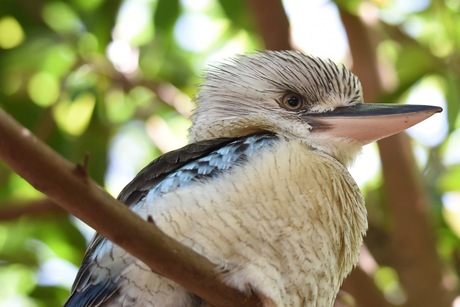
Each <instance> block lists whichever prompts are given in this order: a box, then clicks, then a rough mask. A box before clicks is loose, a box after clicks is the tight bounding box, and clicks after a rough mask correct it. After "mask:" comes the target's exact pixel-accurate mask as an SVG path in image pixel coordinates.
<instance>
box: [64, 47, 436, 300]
mask: <svg viewBox="0 0 460 307" xmlns="http://www.w3.org/2000/svg"><path fill="white" fill-rule="evenodd" d="M196 103H197V108H196V110H195V113H194V115H193V117H192V122H193V123H192V126H191V128H190V144H189V145H187V146H185V147H183V148H181V149H178V150H176V151H172V152H169V153H167V154H165V155H163V156H161V157H159V158H158V159H156V160H154V161H153V162H152V163H150V164H149V165H147V166H146V167H145V168H144V169H143V170H142V171H141V172H140V173H139V174H138V175H137V177H136V178H134V180H133V181H132V182H131V183H129V184H128V185H127V186H126V187H125V188H124V190H123V191H122V192H121V194H120V195H119V197H118V198H119V200H120V201H122V202H123V203H125V204H126V205H127V206H129V207H130V208H131V209H132V210H133V211H134V212H136V213H137V214H139V215H140V216H142V217H143V218H145V219H147V217H148V216H152V217H153V219H154V220H155V223H156V225H157V226H158V227H159V228H160V229H161V230H162V231H164V232H165V233H166V234H167V235H169V236H171V237H173V238H175V239H176V240H177V241H179V242H181V243H182V244H184V245H186V246H188V247H190V248H192V249H193V250H195V251H196V252H198V253H200V254H202V255H204V256H205V257H207V258H208V259H209V260H210V261H211V262H213V263H215V264H216V270H219V271H220V272H221V277H222V280H223V281H224V282H225V283H227V284H228V285H230V286H232V287H235V288H237V289H240V290H241V291H254V292H255V293H258V294H259V295H260V296H261V297H264V298H265V300H264V303H265V305H266V306H320V307H321V306H332V305H333V302H334V299H335V297H336V294H337V292H338V290H339V288H340V285H341V283H342V281H343V279H344V278H345V277H346V276H347V274H349V273H350V271H351V269H352V268H353V266H355V265H356V263H357V261H358V254H359V250H360V246H361V244H362V241H363V236H364V234H365V232H366V228H367V221H366V208H365V205H364V199H363V196H362V194H361V192H360V190H359V188H358V186H357V185H356V183H355V181H354V180H353V178H352V177H351V175H350V174H349V173H348V171H347V168H346V166H347V165H349V164H350V163H351V162H352V161H353V159H354V158H355V156H356V154H357V153H358V152H359V150H360V148H361V147H362V146H363V145H364V144H367V143H369V142H372V141H375V140H378V139H381V138H384V137H387V136H390V135H392V134H395V133H398V132H400V131H402V130H404V129H406V128H408V127H410V126H412V125H414V124H416V123H418V122H420V121H422V120H424V119H426V118H428V117H429V116H431V115H433V114H434V113H436V112H440V111H441V108H439V107H433V106H420V105H395V104H371V103H363V94H362V89H361V84H360V82H359V80H358V78H357V77H356V76H355V75H353V74H352V73H351V72H350V71H348V70H347V69H346V68H345V67H343V66H337V65H336V64H334V63H333V62H331V61H330V60H322V59H320V58H317V57H313V56H308V55H304V54H302V53H299V52H294V51H279V52H276V51H265V52H257V53H254V54H250V55H242V56H238V57H236V58H234V59H233V60H229V61H227V62H224V63H222V64H220V65H217V66H215V67H212V68H211V69H210V70H208V71H207V73H206V74H205V77H204V83H203V85H202V86H201V87H200V91H199V93H198V94H197V96H196ZM154 252H155V251H154V250H152V253H154ZM204 304H205V303H204V302H203V301H202V300H201V299H200V298H199V297H197V296H195V295H193V294H191V293H189V292H187V291H186V290H185V289H183V288H182V287H180V286H179V285H177V284H176V283H174V282H172V281H170V280H168V279H166V278H164V277H162V276H159V275H157V274H155V273H153V272H152V271H151V270H150V269H149V268H148V267H147V266H146V265H145V264H144V263H142V262H140V261H139V260H137V259H136V258H134V257H132V256H131V255H130V254H128V253H127V252H125V251H124V250H123V249H122V248H120V247H118V246H117V245H115V244H113V243H112V242H110V241H108V240H106V239H105V238H103V237H101V236H100V235H96V236H95V237H94V238H93V241H92V243H91V245H90V246H89V248H88V250H87V252H86V255H85V258H84V260H83V264H82V266H81V268H80V271H79V272H78V275H77V278H76V280H75V283H74V285H73V288H72V293H71V296H70V298H69V300H68V301H67V303H66V305H67V306H102V305H104V306H204Z"/></svg>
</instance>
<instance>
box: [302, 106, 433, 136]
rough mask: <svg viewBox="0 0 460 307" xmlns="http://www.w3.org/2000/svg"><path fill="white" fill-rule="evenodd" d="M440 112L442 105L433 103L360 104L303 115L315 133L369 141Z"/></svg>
mask: <svg viewBox="0 0 460 307" xmlns="http://www.w3.org/2000/svg"><path fill="white" fill-rule="evenodd" d="M439 112H442V108H441V107H436V106H427V105H407V104H405V105H401V104H399V105H398V104H389V103H361V104H356V105H353V106H349V107H340V108H336V109H334V110H332V111H328V112H323V113H309V114H305V115H304V116H305V117H306V118H305V119H306V120H307V121H308V122H309V123H310V124H311V125H312V127H313V130H312V132H313V133H315V134H317V135H318V134H325V135H328V136H337V137H344V138H352V139H355V140H357V141H359V142H361V143H363V144H368V143H370V142H372V141H377V140H380V139H383V138H385V137H388V136H390V135H393V134H396V133H398V132H401V131H403V130H404V129H407V128H409V127H412V126H413V125H415V124H417V123H419V122H421V121H423V120H425V119H427V118H428V117H430V116H431V115H433V114H435V113H439Z"/></svg>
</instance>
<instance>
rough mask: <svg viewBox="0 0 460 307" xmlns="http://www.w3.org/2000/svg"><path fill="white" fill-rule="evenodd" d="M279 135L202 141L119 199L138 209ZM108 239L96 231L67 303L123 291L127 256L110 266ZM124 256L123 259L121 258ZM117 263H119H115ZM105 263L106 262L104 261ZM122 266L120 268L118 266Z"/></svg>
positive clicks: (167, 158)
mask: <svg viewBox="0 0 460 307" xmlns="http://www.w3.org/2000/svg"><path fill="white" fill-rule="evenodd" d="M274 138H275V136H274V135H272V134H263V135H253V136H249V137H244V138H218V139H212V140H205V141H200V142H197V143H193V144H190V145H187V146H185V147H182V148H180V149H178V150H175V151H171V152H168V153H166V154H164V155H162V156H160V157H159V158H157V159H156V160H154V161H152V162H151V163H150V164H148V165H147V166H146V167H145V168H144V169H142V170H141V171H140V172H139V174H138V175H137V176H136V177H135V178H134V179H133V180H132V181H131V182H130V183H129V184H128V185H127V186H126V187H125V188H124V189H123V190H122V191H121V193H120V195H119V196H118V199H119V200H120V201H121V202H123V203H124V204H126V205H128V206H130V207H131V208H133V210H135V207H136V205H137V204H138V203H139V202H140V201H142V200H143V199H144V198H145V197H146V195H147V194H148V193H151V192H152V190H155V191H153V192H154V193H155V195H158V196H159V195H161V194H162V193H167V192H170V191H173V190H175V189H177V188H180V187H183V186H187V185H188V184H190V183H191V182H193V181H196V180H198V179H202V178H206V177H214V176H216V175H217V174H218V173H220V172H221V171H223V170H227V169H229V168H231V167H232V166H233V165H234V164H235V163H238V162H240V161H241V160H242V159H244V158H246V157H247V156H248V155H250V154H252V152H254V151H256V150H257V148H259V147H261V146H264V145H265V144H266V142H267V141H268V142H270V141H271V140H273V139H274ZM107 242H108V241H107V239H105V238H104V237H102V236H100V235H99V234H96V235H95V237H94V238H93V240H92V242H91V244H90V245H89V247H88V249H87V251H86V254H85V257H84V258H83V262H82V265H81V267H80V270H79V271H78V274H77V277H76V279H75V281H74V284H73V286H72V292H71V295H70V297H69V299H68V301H67V302H66V304H65V306H99V305H101V304H103V303H104V302H106V301H107V300H108V299H109V298H110V297H111V296H113V295H116V292H117V291H118V290H119V284H120V275H121V270H122V268H123V266H125V265H127V263H125V259H121V258H123V256H124V255H112V254H110V256H109V257H110V258H112V259H111V261H112V262H111V265H110V267H108V266H107V267H105V266H104V264H103V263H104V262H106V261H104V259H101V257H98V254H99V253H100V251H101V250H103V249H104V247H103V246H104V244H106V243H107ZM117 258H120V259H117ZM117 261H119V263H117V265H115V263H116V262H117ZM101 263H102V264H101ZM117 266H118V267H117Z"/></svg>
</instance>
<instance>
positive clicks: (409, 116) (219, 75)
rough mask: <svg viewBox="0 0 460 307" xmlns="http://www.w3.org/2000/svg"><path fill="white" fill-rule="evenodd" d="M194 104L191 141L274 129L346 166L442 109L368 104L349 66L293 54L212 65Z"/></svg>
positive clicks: (253, 56) (271, 53)
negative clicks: (365, 149)
mask: <svg viewBox="0 0 460 307" xmlns="http://www.w3.org/2000/svg"><path fill="white" fill-rule="evenodd" d="M196 102H197V108H196V110H195V113H194V115H193V117H192V122H193V124H192V127H191V128H190V139H191V141H199V140H203V139H210V138H215V137H236V136H245V135H249V134H252V133H257V132H264V131H270V132H273V133H276V134H278V135H281V136H284V137H286V138H298V139H302V140H304V141H305V142H306V143H308V144H309V145H310V146H311V147H313V148H316V149H319V150H322V151H324V152H326V153H327V154H329V155H331V156H333V157H335V158H336V159H338V160H339V161H341V162H342V163H344V164H347V163H349V162H350V161H351V160H352V159H353V158H354V156H355V155H356V153H357V152H358V151H359V150H360V148H361V147H362V146H363V145H364V144H367V143H369V142H372V141H374V140H378V139H381V138H384V137H387V136H389V135H392V134H395V133H397V132H400V131H402V130H404V129H406V128H408V127H410V126H412V125H414V124H416V123H418V122H420V121H422V120H423V119H425V118H427V117H429V116H431V115H432V114H434V113H435V112H440V111H441V109H440V108H438V107H430V106H408V105H394V104H363V94H362V88H361V83H360V82H359V80H358V78H357V77H356V76H355V75H353V74H352V73H351V72H350V71H348V70H347V69H346V68H345V67H344V66H337V65H336V64H334V63H333V62H332V61H330V60H322V59H320V58H317V57H313V56H307V55H304V54H302V53H300V52H295V51H264V52H257V53H254V54H250V55H241V56H238V57H236V58H235V59H233V60H230V61H228V62H224V63H222V64H220V65H218V66H215V67H212V68H211V69H210V70H208V72H207V73H206V75H205V77H204V83H203V85H202V86H201V87H200V91H199V93H198V94H197V96H196Z"/></svg>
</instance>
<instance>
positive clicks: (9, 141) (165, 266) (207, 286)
mask: <svg viewBox="0 0 460 307" xmlns="http://www.w3.org/2000/svg"><path fill="white" fill-rule="evenodd" d="M0 159H2V160H3V161H4V162H5V163H6V164H8V165H9V166H10V167H11V168H12V169H13V170H14V171H15V172H17V173H18V174H19V175H21V176H22V177H23V178H24V179H26V180H27V181H28V182H29V183H31V184H32V185H33V186H34V187H35V188H36V189H37V190H39V191H41V192H43V193H44V194H46V195H47V196H48V197H50V199H51V200H53V201H54V202H56V203H57V204H59V205H60V206H61V207H63V208H64V209H66V210H67V211H69V212H70V213H72V214H73V215H75V216H76V217H78V218H80V219H81V220H83V221H84V222H85V223H87V224H88V225H90V226H91V227H93V228H94V229H96V230H97V231H98V232H99V233H100V234H101V235H103V236H104V237H106V238H107V239H109V240H111V241H112V242H114V243H116V244H118V245H119V246H120V247H122V248H124V249H125V250H126V251H128V252H129V253H130V254H132V255H133V256H135V257H137V258H138V259H140V260H141V261H143V262H144V263H145V264H147V265H148V266H149V267H150V268H151V269H152V270H153V271H154V272H157V273H159V274H161V275H163V276H165V277H167V278H169V279H171V280H173V281H175V282H177V283H178V284H180V285H182V286H183V287H184V288H186V289H188V290H189V291H191V292H193V293H195V294H196V295H198V296H199V297H201V298H203V299H204V300H205V301H206V302H208V303H209V304H211V305H214V306H235V305H238V306H257V305H259V304H260V301H259V299H258V298H257V297H256V296H255V295H252V296H250V297H247V296H245V295H244V294H242V293H241V292H239V291H237V290H235V289H233V288H230V287H228V286H227V285H225V284H223V283H222V281H221V280H220V278H219V275H218V273H217V272H216V271H215V267H216V266H215V265H214V264H213V263H211V262H210V261H209V260H207V259H206V258H205V257H203V256H202V255H200V254H198V253H196V252H194V251H193V250H191V249H189V248H187V247H185V246H183V245H181V244H180V243H178V242H177V241H175V240H173V239H172V238H170V237H168V236H167V235H165V234H164V233H163V232H162V231H161V230H160V229H159V228H157V227H156V226H155V225H154V224H152V223H148V222H147V221H144V220H142V219H141V218H140V217H139V216H137V215H136V214H134V213H133V212H131V211H130V210H129V208H128V207H127V206H125V205H123V204H122V203H120V202H118V201H117V200H115V199H114V198H113V197H111V196H110V195H109V194H108V193H106V192H105V191H104V190H103V189H101V188H100V187H99V186H97V184H96V183H95V182H94V181H93V180H92V179H91V178H88V177H87V176H86V174H85V172H82V171H81V166H80V167H77V166H75V165H74V164H72V163H70V162H68V161H67V160H65V159H64V158H62V157H61V156H59V155H58V154H56V153H55V152H54V151H53V150H51V149H50V148H49V147H48V146H46V145H45V144H44V143H42V142H41V141H40V140H38V139H37V138H36V137H35V136H34V135H32V133H31V132H30V131H29V130H27V129H26V128H24V127H22V126H21V125H19V124H18V123H17V122H16V121H15V120H14V119H13V118H11V117H10V116H9V115H8V114H6V113H5V112H4V111H3V110H2V109H0ZM152 250H155V251H157V252H156V253H153V254H152Z"/></svg>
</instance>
